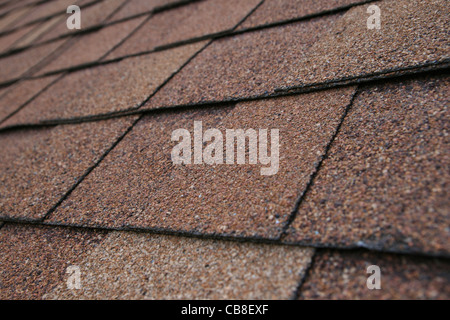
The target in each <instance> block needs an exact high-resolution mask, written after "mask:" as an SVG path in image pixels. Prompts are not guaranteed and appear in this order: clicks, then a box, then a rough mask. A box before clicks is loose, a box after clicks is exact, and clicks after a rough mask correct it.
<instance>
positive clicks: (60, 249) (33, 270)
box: [0, 224, 105, 300]
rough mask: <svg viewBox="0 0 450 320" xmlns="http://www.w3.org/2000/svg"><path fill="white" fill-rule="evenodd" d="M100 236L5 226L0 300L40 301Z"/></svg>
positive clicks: (0, 248)
mask: <svg viewBox="0 0 450 320" xmlns="http://www.w3.org/2000/svg"><path fill="white" fill-rule="evenodd" d="M104 236H105V233H104V232H101V231H100V232H95V233H93V232H89V231H84V230H81V231H78V230H70V229H62V228H54V227H40V226H29V225H15V224H6V225H4V226H3V227H2V228H1V229H0V252H1V253H2V254H1V255H0V265H1V267H2V268H1V272H0V284H1V287H0V288H1V290H0V299H2V300H5V299H14V300H16V299H41V298H42V296H43V294H45V293H46V292H49V291H50V290H51V289H53V288H54V287H56V286H57V285H58V284H60V283H61V282H62V281H63V280H64V274H65V272H66V268H67V267H69V266H71V265H76V263H77V261H79V259H80V258H81V255H82V254H83V253H86V252H89V251H90V250H92V249H94V248H95V247H96V246H97V245H98V244H99V243H100V242H101V241H102V239H103V238H104Z"/></svg>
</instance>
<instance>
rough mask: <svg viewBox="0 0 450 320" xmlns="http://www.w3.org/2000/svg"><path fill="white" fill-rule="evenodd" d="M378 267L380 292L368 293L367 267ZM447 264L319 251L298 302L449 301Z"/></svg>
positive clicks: (406, 257)
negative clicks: (325, 300)
mask: <svg viewBox="0 0 450 320" xmlns="http://www.w3.org/2000/svg"><path fill="white" fill-rule="evenodd" d="M371 265H376V266H379V267H380V273H381V289H380V290H376V289H373V290H369V289H368V288H367V278H368V277H370V276H371V275H372V274H373V271H371V272H370V273H367V267H369V266H371ZM449 270H450V265H449V263H448V262H447V261H439V260H437V259H431V258H414V257H408V256H396V255H390V254H377V253H368V252H336V251H322V252H320V253H317V256H316V257H314V264H313V268H312V269H311V270H310V273H309V274H308V276H307V277H306V281H305V283H304V284H303V286H302V289H301V291H300V297H299V298H300V299H377V300H392V299H444V300H448V299H449V298H450V272H449Z"/></svg>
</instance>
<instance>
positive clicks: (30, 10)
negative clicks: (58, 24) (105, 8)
mask: <svg viewBox="0 0 450 320" xmlns="http://www.w3.org/2000/svg"><path fill="white" fill-rule="evenodd" d="M86 2H92V1H91V0H78V1H76V0H55V1H49V2H44V3H42V4H39V5H36V6H32V7H27V8H26V9H27V12H26V14H25V15H23V16H21V17H20V19H16V20H15V21H14V22H13V23H12V24H9V25H8V27H7V28H5V30H10V29H15V28H19V27H21V26H24V25H26V24H29V23H34V22H37V21H41V20H43V19H46V18H48V17H53V16H55V15H58V14H59V15H61V16H62V17H66V10H67V7H68V6H70V5H71V4H76V5H78V6H79V5H80V3H86Z"/></svg>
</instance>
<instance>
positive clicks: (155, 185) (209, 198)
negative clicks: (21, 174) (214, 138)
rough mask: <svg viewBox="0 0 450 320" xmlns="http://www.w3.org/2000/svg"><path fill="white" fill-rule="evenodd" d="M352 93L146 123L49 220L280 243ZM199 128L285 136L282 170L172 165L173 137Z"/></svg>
mask: <svg viewBox="0 0 450 320" xmlns="http://www.w3.org/2000/svg"><path fill="white" fill-rule="evenodd" d="M353 92H354V89H353V88H346V89H342V90H331V91H325V92H321V93H313V94H306V95H300V96H292V97H288V98H279V99H271V100H267V101H264V100H262V101H255V102H247V103H240V104H238V105H237V106H235V107H222V108H213V109H204V110H194V111H185V112H176V113H168V114H162V115H155V116H148V117H145V118H144V119H142V120H141V121H140V122H139V123H138V124H137V125H136V126H135V127H134V128H133V130H132V131H131V132H130V133H129V134H128V135H127V136H126V137H125V138H124V140H122V142H121V143H120V144H119V145H118V146H117V147H116V148H115V149H114V150H113V151H112V152H111V153H110V154H109V155H108V156H107V157H106V158H105V159H104V161H102V163H101V164H100V166H99V167H97V168H96V169H95V170H94V171H93V172H92V173H91V174H90V175H89V176H88V177H87V178H86V180H84V181H83V182H82V183H81V184H80V185H79V186H78V188H77V189H76V190H75V191H74V193H73V194H71V196H70V197H69V198H68V199H67V200H66V201H65V202H64V203H62V204H61V206H60V207H59V208H58V209H57V210H56V211H55V212H54V213H53V214H52V215H51V216H50V217H49V220H48V221H51V222H53V223H62V224H73V225H90V226H113V227H122V226H124V225H127V226H132V227H139V228H149V229H156V230H159V229H164V230H172V231H180V232H183V231H184V232H190V233H201V234H220V235H230V236H246V237H264V238H277V237H278V236H279V235H280V233H281V229H282V227H283V225H284V224H285V222H286V221H287V219H288V218H289V216H290V214H291V211H292V210H293V208H294V206H295V202H296V200H297V198H298V197H299V195H300V194H301V193H302V192H303V190H304V189H305V187H306V185H307V183H308V181H309V178H310V175H311V174H312V173H313V172H314V170H315V166H316V164H317V162H318V160H319V159H320V157H321V156H322V155H323V152H324V149H325V146H326V145H327V144H328V143H329V141H330V139H331V136H332V135H333V133H334V131H335V130H336V127H337V125H338V123H339V121H340V118H341V116H342V114H343V112H344V110H345V108H346V106H347V105H348V103H349V101H350V99H351V97H352V93H353ZM194 121H202V122H203V128H204V130H205V131H206V130H207V128H218V129H219V130H221V132H223V134H224V135H225V129H243V130H247V129H255V130H259V129H269V130H271V129H278V130H279V136H280V141H279V143H280V147H279V148H280V149H279V171H278V172H276V170H275V169H274V170H273V173H276V174H274V175H271V176H264V175H262V173H261V168H266V167H270V165H261V164H260V163H258V164H257V165H254V164H248V163H249V162H248V160H247V161H246V164H245V165H236V164H235V165H230V164H218V165H207V164H202V165H194V164H192V165H175V164H173V162H172V160H171V152H172V148H173V147H174V146H175V145H176V143H175V142H171V135H172V132H173V131H174V130H176V129H180V128H187V130H189V131H190V132H193V126H194ZM205 143H206V142H205ZM225 146H226V144H225V142H224V147H225ZM269 146H273V144H271V145H269ZM269 149H270V148H269ZM271 150H274V152H275V149H271ZM261 152H262V151H261ZM272 163H273V164H274V163H275V162H274V161H272Z"/></svg>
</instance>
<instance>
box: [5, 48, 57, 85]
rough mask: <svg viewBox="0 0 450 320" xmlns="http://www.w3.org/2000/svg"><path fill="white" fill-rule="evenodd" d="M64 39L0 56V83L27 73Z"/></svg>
mask: <svg viewBox="0 0 450 320" xmlns="http://www.w3.org/2000/svg"><path fill="white" fill-rule="evenodd" d="M65 41H66V40H59V41H55V42H51V43H49V44H45V45H42V46H38V47H34V48H32V49H29V50H26V51H22V52H20V53H17V54H14V55H11V56H6V57H3V58H0V63H1V65H2V67H1V69H0V83H1V82H7V81H11V80H14V79H17V78H19V77H21V76H23V75H25V74H28V73H29V71H30V69H31V68H32V67H36V66H37V65H38V63H40V62H42V61H44V59H45V58H47V57H48V56H49V55H50V54H52V53H53V52H55V51H56V50H57V49H58V48H59V47H60V46H61V45H62V44H63V43H65Z"/></svg>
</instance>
